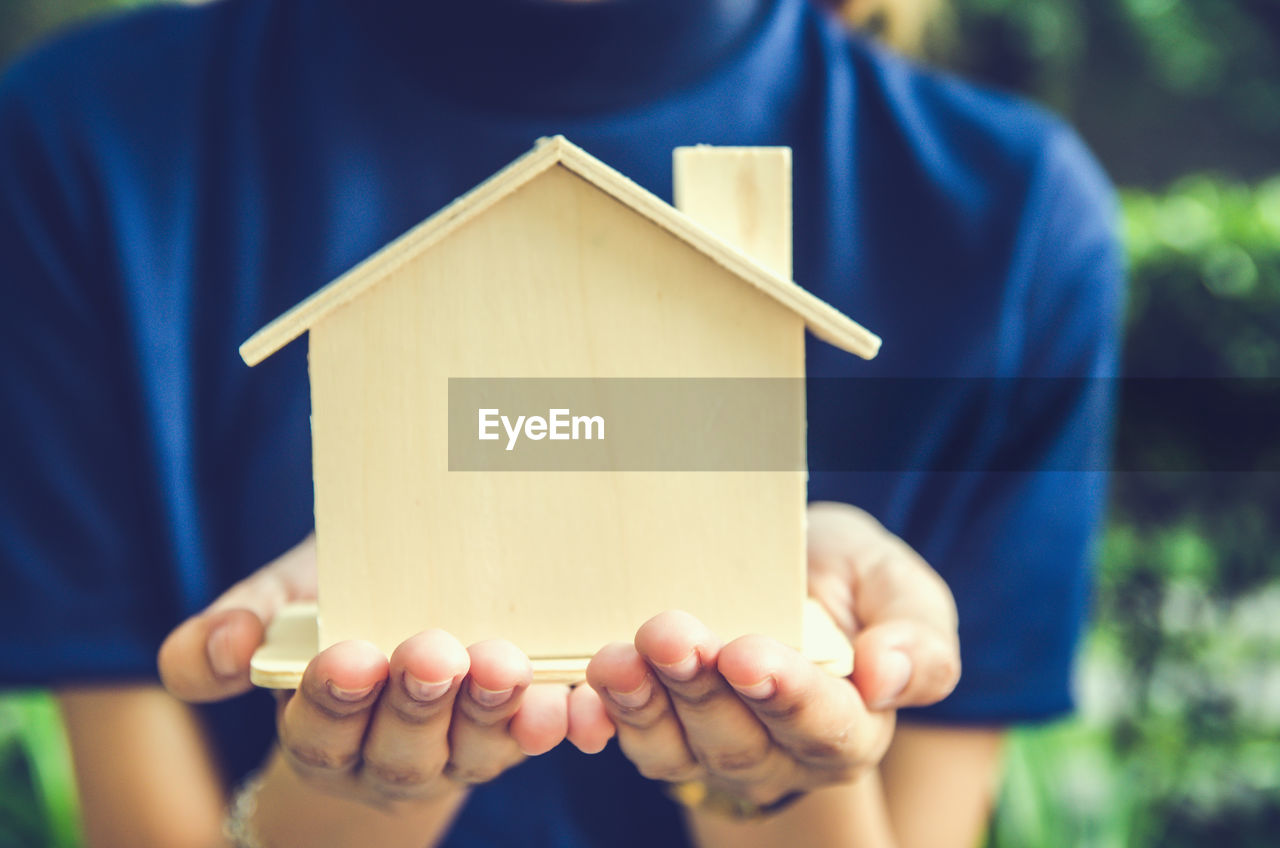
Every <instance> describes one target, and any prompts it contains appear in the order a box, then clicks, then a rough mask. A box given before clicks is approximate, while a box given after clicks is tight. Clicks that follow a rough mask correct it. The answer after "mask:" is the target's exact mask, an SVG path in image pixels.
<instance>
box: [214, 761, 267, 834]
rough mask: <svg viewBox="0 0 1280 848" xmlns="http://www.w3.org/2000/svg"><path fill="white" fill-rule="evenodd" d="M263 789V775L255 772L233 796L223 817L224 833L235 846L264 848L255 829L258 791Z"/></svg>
mask: <svg viewBox="0 0 1280 848" xmlns="http://www.w3.org/2000/svg"><path fill="white" fill-rule="evenodd" d="M260 789H262V775H261V773H259V772H254V773H253V774H250V775H249V776H248V777H246V778H245V779H244V782H243V783H241V784H240V788H239V789H237V790H236V792H235V794H234V795H232V796H231V804H230V806H228V807H227V815H226V817H225V818H223V819H222V835H223V836H225V837H226V838H227V839H229V840H230V841H231V844H232V845H233V846H235V848H262V842H261V840H259V839H258V834H257V832H256V831H254V829H253V822H252V821H251V819H252V818H253V814H254V812H255V811H256V810H257V809H258V791H259V790H260Z"/></svg>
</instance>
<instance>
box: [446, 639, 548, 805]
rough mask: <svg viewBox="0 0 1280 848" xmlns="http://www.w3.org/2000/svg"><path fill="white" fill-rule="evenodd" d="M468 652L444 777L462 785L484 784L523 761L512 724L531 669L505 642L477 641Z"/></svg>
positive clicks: (454, 711)
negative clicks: (467, 666) (447, 776)
mask: <svg viewBox="0 0 1280 848" xmlns="http://www.w3.org/2000/svg"><path fill="white" fill-rule="evenodd" d="M467 653H468V654H469V655H470V656H471V670H470V672H469V673H468V674H467V678H466V680H464V681H463V683H462V686H461V688H460V690H459V692H458V695H457V698H456V700H455V701H454V705H453V717H452V719H451V723H450V725H449V762H448V764H447V765H446V766H445V773H446V774H448V775H449V776H450V777H451V778H453V779H454V780H456V781H458V782H460V783H482V782H484V781H487V780H492V779H493V778H495V777H497V776H498V775H499V774H501V773H502V772H504V771H506V770H507V769H508V768H510V767H511V766H513V765H515V764H516V763H517V762H519V761H520V760H521V759H522V756H523V755H522V753H521V751H520V748H519V746H518V745H517V744H516V741H515V740H514V739H512V738H511V734H510V733H509V732H508V726H509V724H510V722H511V719H512V717H513V716H514V715H515V714H516V710H517V709H519V707H520V700H521V697H522V696H523V694H524V692H525V690H526V689H527V688H528V687H529V683H530V681H531V680H532V679H533V667H532V665H531V664H530V663H529V658H528V657H526V656H525V655H524V654H523V653H521V651H520V649H519V648H517V647H516V646H515V645H512V644H511V643H510V642H506V641H503V640H501V639H490V640H488V641H485V642H477V643H476V644H474V645H472V646H471V647H470V648H468V649H467Z"/></svg>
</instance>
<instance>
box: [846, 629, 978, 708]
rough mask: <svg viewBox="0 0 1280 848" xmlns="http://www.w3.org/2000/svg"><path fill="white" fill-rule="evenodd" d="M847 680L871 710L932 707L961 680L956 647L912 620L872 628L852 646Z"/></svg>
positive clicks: (953, 642)
mask: <svg viewBox="0 0 1280 848" xmlns="http://www.w3.org/2000/svg"><path fill="white" fill-rule="evenodd" d="M851 679H852V680H853V685H854V686H855V687H857V689H858V692H859V693H860V694H861V695H862V698H863V700H864V701H866V703H867V706H868V707H869V708H870V709H872V710H889V709H897V708H899V707H923V706H927V705H929V704H935V703H937V702H938V701H941V700H942V699H943V698H945V697H947V696H948V695H950V694H951V691H952V690H953V689H955V687H956V683H957V682H959V680H960V646H959V643H958V642H957V640H956V639H955V638H954V637H949V636H946V635H944V634H943V633H941V632H939V631H938V630H935V629H933V628H931V627H927V626H925V625H923V624H921V623H920V622H918V621H914V620H911V619H898V620H896V621H886V622H883V623H880V624H876V625H873V626H871V627H868V628H867V629H866V630H863V631H862V632H861V633H859V634H858V637H857V639H856V640H855V641H854V644H853V674H852V676H851Z"/></svg>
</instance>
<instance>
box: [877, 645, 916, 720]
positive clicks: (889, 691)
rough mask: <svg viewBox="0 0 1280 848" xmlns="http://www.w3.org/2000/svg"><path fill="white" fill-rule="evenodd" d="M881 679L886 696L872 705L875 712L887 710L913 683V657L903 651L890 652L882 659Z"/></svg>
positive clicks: (882, 696)
mask: <svg viewBox="0 0 1280 848" xmlns="http://www.w3.org/2000/svg"><path fill="white" fill-rule="evenodd" d="M880 677H881V679H882V680H883V688H884V692H885V694H883V695H881V696H880V697H879V698H878V699H876V700H875V701H874V702H873V703H872V704H871V709H873V710H886V709H888V708H889V707H892V706H893V703H894V701H896V700H897V699H898V696H899V695H901V694H902V692H903V690H904V689H906V688H907V683H909V682H910V681H911V657H909V656H907V655H906V654H904V653H903V652H902V651H889V652H888V653H887V654H885V655H884V656H883V657H881V658H880Z"/></svg>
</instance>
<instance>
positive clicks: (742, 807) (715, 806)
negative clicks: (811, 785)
mask: <svg viewBox="0 0 1280 848" xmlns="http://www.w3.org/2000/svg"><path fill="white" fill-rule="evenodd" d="M805 794H806V793H805V792H803V791H801V790H796V791H794V792H788V793H786V794H785V795H783V796H781V797H780V798H776V799H774V800H772V801H769V802H768V803H756V802H754V801H751V800H748V799H746V798H743V797H740V796H738V795H734V794H733V793H731V792H726V791H724V790H722V789H717V788H715V787H713V786H709V785H707V783H705V782H704V781H701V780H686V781H684V782H682V783H672V784H670V785H669V786H668V787H667V796H668V797H670V798H671V799H672V800H673V801H675V802H676V803H677V804H679V805H680V806H682V807H684V808H685V809H687V810H690V811H692V812H698V813H707V814H710V815H713V816H718V817H721V818H726V819H730V820H733V821H757V820H760V819H767V818H771V817H773V816H775V815H777V814H778V813H781V812H782V811H783V810H785V809H787V808H788V807H790V806H791V805H792V804H794V803H796V802H797V801H799V800H800V799H801V798H803V797H804V796H805Z"/></svg>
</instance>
